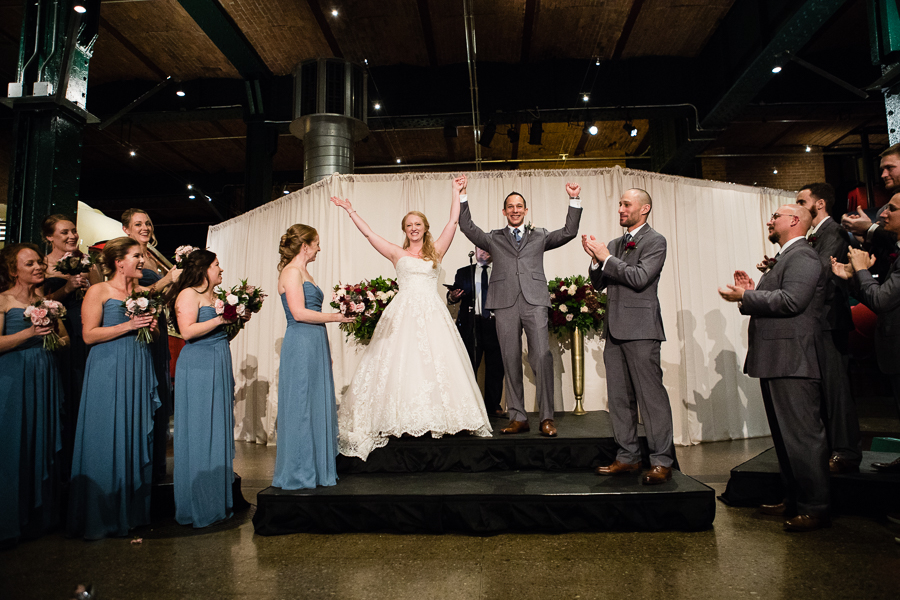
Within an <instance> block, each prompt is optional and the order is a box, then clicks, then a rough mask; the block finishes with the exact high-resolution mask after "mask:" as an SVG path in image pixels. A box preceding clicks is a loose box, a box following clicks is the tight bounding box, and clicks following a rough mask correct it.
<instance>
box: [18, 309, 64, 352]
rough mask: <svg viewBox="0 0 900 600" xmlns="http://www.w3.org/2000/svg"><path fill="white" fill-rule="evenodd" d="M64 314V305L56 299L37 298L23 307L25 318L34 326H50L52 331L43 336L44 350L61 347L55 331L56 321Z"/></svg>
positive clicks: (62, 317)
mask: <svg viewBox="0 0 900 600" xmlns="http://www.w3.org/2000/svg"><path fill="white" fill-rule="evenodd" d="M65 316H66V307H64V306H63V305H62V303H61V302H57V301H56V300H48V299H46V298H44V299H43V300H38V301H37V302H35V303H34V304H30V305H29V306H28V307H27V308H25V320H26V321H30V322H31V324H32V325H35V326H36V327H52V328H53V331H51V332H50V333H48V334H47V335H45V336H44V349H45V350H58V349H59V348H60V347H62V343H61V342H60V339H59V334H57V333H56V330H57V323H58V322H59V320H60V319H64V318H65Z"/></svg>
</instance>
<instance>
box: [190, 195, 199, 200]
mask: <svg viewBox="0 0 900 600" xmlns="http://www.w3.org/2000/svg"><path fill="white" fill-rule="evenodd" d="M196 197H197V196H195V195H193V194H191V195H190V196H188V199H189V200H193V199H194V198H196Z"/></svg>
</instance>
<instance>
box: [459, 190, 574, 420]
mask: <svg viewBox="0 0 900 600" xmlns="http://www.w3.org/2000/svg"><path fill="white" fill-rule="evenodd" d="M580 192H581V186H579V185H578V184H577V183H567V184H566V193H568V195H569V212H568V213H567V214H566V225H565V227H563V228H562V229H557V230H556V231H547V230H546V229H543V228H535V227H531V223H528V224H527V225H526V224H525V216H526V215H527V214H528V207H527V205H526V203H525V197H524V196H522V194H520V193H518V192H512V193H510V194H509V195H508V196H507V197H506V199H505V200H504V201H503V216H505V217H506V227H504V228H503V229H495V230H493V231H491V232H490V233H485V232H484V231H482V230H481V229H479V228H478V226H476V225H475V224H474V223H473V222H472V213H471V212H470V210H469V203H468V202H467V200H468V197H467V196H465V195H461V196H460V202H462V208H461V210H460V213H459V228H460V230H461V231H462V232H463V234H465V236H466V237H467V238H469V241H471V242H472V243H473V244H475V245H476V246H478V247H479V248H483V249H484V250H487V251H488V252H489V253H490V254H491V257H493V259H494V268H493V270H492V272H491V278H490V280H489V284H488V295H487V303H486V308H488V309H490V310H491V311H492V312H493V313H494V318H495V319H496V321H497V337H498V338H499V339H500V353H501V354H502V355H503V369H504V371H505V373H506V408H507V411H508V412H509V425H507V426H506V427H505V428H503V429H501V430H500V432H501V433H522V432H525V431H528V430H529V425H528V416H527V415H526V414H525V397H524V388H523V386H522V330H523V329H524V330H525V337H526V339H527V340H528V362H529V363H530V364H531V370H532V371H534V375H535V378H536V379H537V381H536V386H537V405H538V409H539V410H540V417H541V435H544V436H548V437H555V436H556V433H557V430H556V424H555V423H554V422H553V356H552V355H551V354H550V332H549V329H548V327H547V315H548V313H549V311H550V292H549V291H548V290H547V277H546V276H545V275H544V252H546V251H547V250H553V249H554V248H559V247H560V246H562V245H564V244H566V243H568V242H570V241H571V240H572V239H573V238H574V237H575V236H576V235H578V224H579V222H580V221H581V197H580V196H579V195H578V194H579V193H580ZM463 193H465V189H463Z"/></svg>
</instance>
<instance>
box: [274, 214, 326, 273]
mask: <svg viewBox="0 0 900 600" xmlns="http://www.w3.org/2000/svg"><path fill="white" fill-rule="evenodd" d="M317 237H319V232H318V231H316V230H315V228H313V227H310V226H309V225H303V224H302V223H297V224H295V225H291V226H290V227H288V230H287V231H286V232H285V233H284V235H283V236H281V243H280V244H278V254H279V255H281V260H280V261H279V263H278V272H279V273H281V270H282V269H283V268H284V267H285V266H286V265H287V264H288V263H289V262H291V261H292V260H294V257H295V256H297V255H298V254H300V250H301V249H302V248H303V244H306V245H311V244H312V243H313V242H314V241H316V238H317Z"/></svg>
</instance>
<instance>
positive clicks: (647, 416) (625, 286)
mask: <svg viewBox="0 0 900 600" xmlns="http://www.w3.org/2000/svg"><path fill="white" fill-rule="evenodd" d="M652 208H653V201H652V199H651V198H650V194H648V193H647V192H645V191H644V190H640V189H631V190H628V191H627V192H625V193H624V194H622V198H621V199H620V200H619V225H620V226H622V227H624V228H625V229H626V233H625V235H623V236H622V237H618V238H616V239H614V240H613V241H611V242H610V243H609V246H607V245H606V244H604V243H602V242H598V241H597V240H596V239H595V238H594V236H590V237H588V236H581V242H582V245H583V246H584V250H585V252H587V253H588V255H589V256H590V257H591V267H590V271H589V274H590V277H591V283H592V284H593V286H594V289H596V290H597V291H598V292H599V291H601V290H603V289H604V288H606V295H607V308H606V326H605V327H604V328H603V335H604V337H605V338H606V346H605V348H604V350H603V364H604V365H605V366H606V391H607V395H608V396H609V416H610V419H611V420H612V425H613V434H614V435H615V438H616V443H617V444H618V445H619V450H618V453H617V454H616V460H615V461H613V463H612V464H611V465H609V466H606V467H597V474H598V475H622V474H626V473H632V472H640V470H641V447H640V444H639V443H638V433H637V425H638V416H637V409H638V407H640V410H641V416H642V418H643V421H644V430H645V431H646V433H647V444H648V445H649V446H650V471H648V472H647V473H646V474H645V475H644V477H643V480H642V481H643V483H644V484H646V485H654V484H659V483H665V482H667V481H669V480H670V479H672V465H673V464H674V463H675V445H674V443H673V441H672V407H671V406H670V405H669V394H668V393H666V388H665V387H663V383H662V368H661V367H660V363H659V349H660V345H661V344H662V342H664V341H665V340H666V334H665V332H664V331H663V324H662V315H661V313H660V308H659V297H658V296H657V288H658V287H659V275H660V273H662V269H663V264H665V262H666V238H664V237H663V236H662V235H661V234H660V233H658V232H656V231H654V230H653V229H652V228H651V227H650V226H649V225H648V224H647V216H648V215H649V214H650V210H651V209H652Z"/></svg>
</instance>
